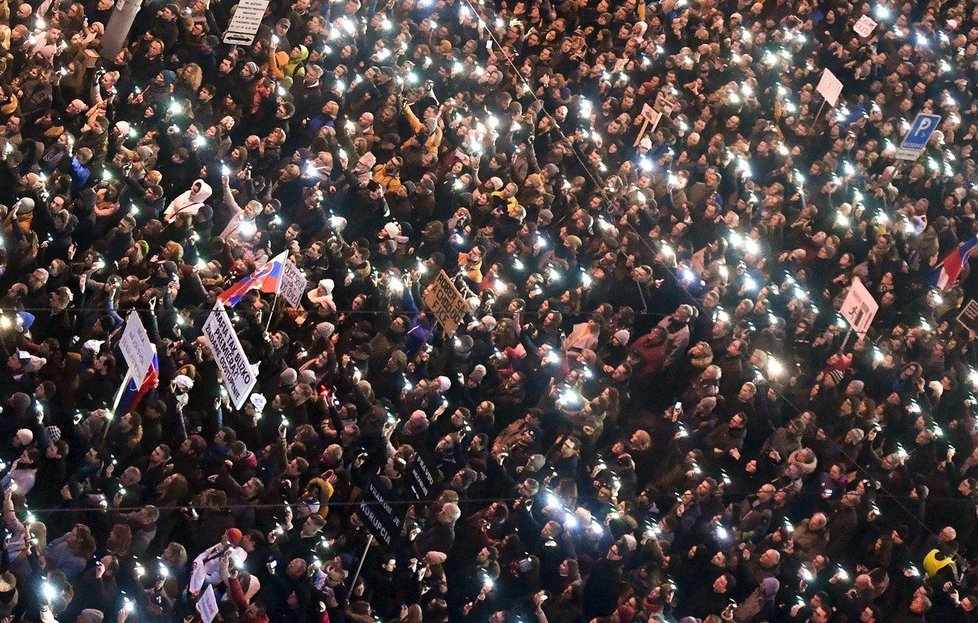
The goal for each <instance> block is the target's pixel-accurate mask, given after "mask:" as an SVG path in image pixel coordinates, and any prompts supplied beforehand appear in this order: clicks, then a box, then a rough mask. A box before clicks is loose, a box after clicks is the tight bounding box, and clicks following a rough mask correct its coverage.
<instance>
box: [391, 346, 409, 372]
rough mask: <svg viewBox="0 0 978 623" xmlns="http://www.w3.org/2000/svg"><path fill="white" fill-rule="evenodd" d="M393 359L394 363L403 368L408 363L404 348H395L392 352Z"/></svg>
mask: <svg viewBox="0 0 978 623" xmlns="http://www.w3.org/2000/svg"><path fill="white" fill-rule="evenodd" d="M391 359H393V360H394V363H396V364H397V366H398V367H399V368H403V367H404V366H406V365H407V355H406V354H405V353H404V351H403V350H395V351H394V352H393V353H391Z"/></svg>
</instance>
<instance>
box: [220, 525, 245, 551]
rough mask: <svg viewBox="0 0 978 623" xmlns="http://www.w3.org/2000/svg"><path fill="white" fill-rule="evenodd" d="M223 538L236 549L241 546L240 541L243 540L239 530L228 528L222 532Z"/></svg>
mask: <svg viewBox="0 0 978 623" xmlns="http://www.w3.org/2000/svg"><path fill="white" fill-rule="evenodd" d="M224 538H225V540H227V542H228V543H230V544H231V545H234V546H235V547H237V546H238V545H241V539H242V538H244V535H243V534H241V530H238V529H237V528H228V529H227V530H226V531H225V532H224Z"/></svg>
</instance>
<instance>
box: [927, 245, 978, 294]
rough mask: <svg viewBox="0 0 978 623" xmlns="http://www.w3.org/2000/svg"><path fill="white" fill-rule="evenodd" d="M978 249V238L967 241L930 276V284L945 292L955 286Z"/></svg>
mask: <svg viewBox="0 0 978 623" xmlns="http://www.w3.org/2000/svg"><path fill="white" fill-rule="evenodd" d="M976 248H978V236H975V237H974V238H971V239H969V240H965V241H964V242H962V243H961V244H959V245H958V246H957V247H955V249H954V250H953V251H951V252H950V253H948V254H947V257H945V258H944V261H943V262H941V263H940V265H939V266H938V267H937V268H935V269H934V272H932V273H931V275H930V284H931V285H932V286H934V287H936V288H940V289H941V290H944V289H945V288H947V287H949V286H952V285H954V282H955V281H957V280H958V275H959V274H961V271H962V270H963V269H964V267H965V266H967V265H968V258H969V257H970V256H971V254H972V253H973V252H974V250H975V249H976Z"/></svg>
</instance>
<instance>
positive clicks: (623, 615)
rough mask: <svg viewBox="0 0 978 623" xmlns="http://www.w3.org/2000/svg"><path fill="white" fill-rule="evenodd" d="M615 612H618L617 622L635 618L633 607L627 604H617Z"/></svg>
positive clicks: (629, 620)
mask: <svg viewBox="0 0 978 623" xmlns="http://www.w3.org/2000/svg"><path fill="white" fill-rule="evenodd" d="M615 612H616V613H617V614H618V622H619V623H632V619H634V618H635V608H632V607H631V606H629V605H628V604H622V605H620V606H618V609H617V610H615Z"/></svg>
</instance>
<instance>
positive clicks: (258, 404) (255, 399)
mask: <svg viewBox="0 0 978 623" xmlns="http://www.w3.org/2000/svg"><path fill="white" fill-rule="evenodd" d="M248 400H250V401H251V406H253V407H254V408H255V411H258V412H259V413H261V412H262V411H264V410H265V405H267V404H268V399H267V398H265V397H264V396H262V395H261V394H252V395H251V396H249V398H248Z"/></svg>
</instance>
